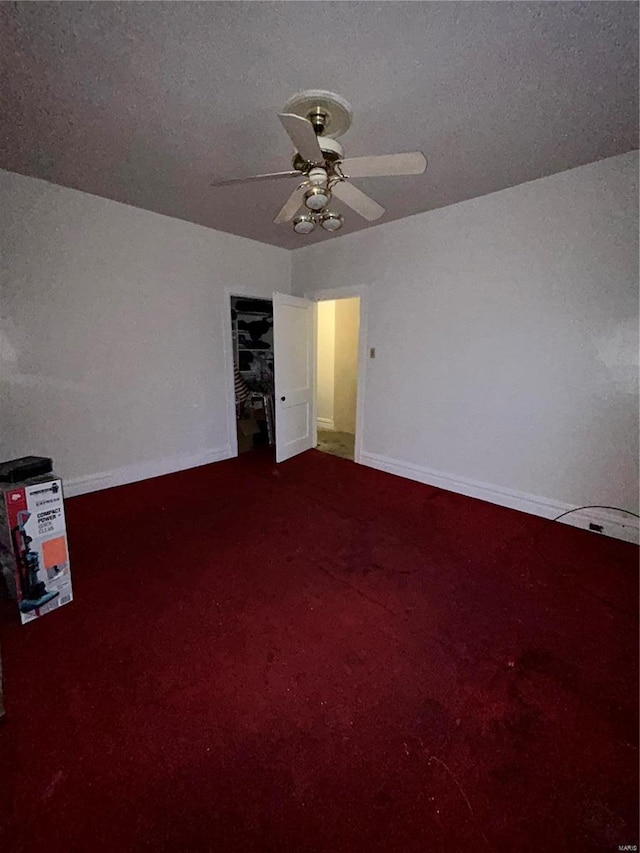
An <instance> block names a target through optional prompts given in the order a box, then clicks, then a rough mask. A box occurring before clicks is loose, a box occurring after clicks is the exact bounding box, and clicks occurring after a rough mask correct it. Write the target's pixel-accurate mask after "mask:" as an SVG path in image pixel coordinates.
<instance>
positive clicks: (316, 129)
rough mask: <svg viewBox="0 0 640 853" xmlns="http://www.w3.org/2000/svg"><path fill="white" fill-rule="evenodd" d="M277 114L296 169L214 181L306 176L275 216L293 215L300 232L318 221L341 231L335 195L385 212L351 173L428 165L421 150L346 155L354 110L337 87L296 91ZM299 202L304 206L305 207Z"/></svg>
mask: <svg viewBox="0 0 640 853" xmlns="http://www.w3.org/2000/svg"><path fill="white" fill-rule="evenodd" d="M278 118H279V119H280V121H281V122H282V125H283V127H284V129H285V131H286V132H287V134H288V135H289V139H290V140H291V142H292V143H293V146H294V148H295V154H294V156H293V161H292V164H291V165H292V169H291V170H290V171H288V172H271V173H269V174H265V175H252V176H251V177H248V178H231V179H230V180H223V181H214V182H213V183H212V184H211V186H213V187H223V186H230V185H231V184H242V183H246V182H247V181H268V180H274V179H277V178H291V177H297V178H302V180H301V181H300V183H299V184H298V186H297V187H296V189H295V190H294V191H293V192H292V193H291V195H290V196H289V198H288V199H287V201H286V202H285V204H284V206H283V207H282V209H281V210H280V212H279V213H278V215H277V216H276V217H275V219H274V220H273V221H274V222H275V223H276V224H277V225H280V224H282V223H285V222H291V221H293V230H294V231H295V232H296V233H297V234H310V233H311V232H312V231H314V230H315V228H316V225H320V226H321V227H322V228H323V229H324V230H325V231H339V230H340V228H342V226H343V224H344V220H343V216H342V214H340V213H336V212H333V211H331V210H328V209H327V208H328V205H329V204H330V202H331V200H332V198H334V197H335V198H338V199H340V201H342V202H344V204H346V205H347V206H348V207H350V208H351V209H352V210H355V212H356V213H358V214H359V215H360V216H362V217H363V218H364V219H366V220H368V221H369V222H373V221H374V220H376V219H379V218H380V217H381V216H382V214H383V213H384V207H382V206H381V205H379V204H378V202H377V201H374V200H373V199H372V198H370V197H369V196H368V195H366V194H365V193H363V192H362V190H359V189H358V188H357V187H356V186H355V185H354V184H352V183H350V180H351V178H370V177H386V176H396V175H421V174H422V173H423V172H424V171H425V169H426V168H427V160H426V158H425V156H424V154H423V153H422V152H421V151H412V152H410V153H408V154H381V155H378V156H372V157H350V158H348V159H346V160H345V158H344V148H343V147H342V145H341V144H340V143H339V142H338V141H337V138H336V137H338V136H342V135H343V134H344V133H346V132H347V130H348V129H349V127H350V126H351V120H352V118H353V110H352V108H351V105H350V104H349V102H348V101H346V100H345V99H344V98H342V97H341V96H340V95H336V94H334V93H333V92H325V91H323V90H319V89H312V90H310V91H307V92H302V93H300V94H299V95H295V96H294V97H293V98H291V99H290V100H289V101H287V103H286V104H285V106H284V110H283V112H282V113H280V114H279V115H278ZM300 208H304V211H303V212H302V213H299V211H300Z"/></svg>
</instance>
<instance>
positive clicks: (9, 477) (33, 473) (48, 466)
mask: <svg viewBox="0 0 640 853" xmlns="http://www.w3.org/2000/svg"><path fill="white" fill-rule="evenodd" d="M52 470H53V462H52V460H51V459H49V458H48V457H46V456H23V457H21V458H20V459H11V460H10V461H9V462H0V483H21V482H23V481H25V480H29V479H30V478H31V477H39V476H41V475H42V474H50V473H51V471H52Z"/></svg>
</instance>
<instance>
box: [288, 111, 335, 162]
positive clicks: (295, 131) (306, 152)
mask: <svg viewBox="0 0 640 853" xmlns="http://www.w3.org/2000/svg"><path fill="white" fill-rule="evenodd" d="M278 118H279V119H280V121H281V122H282V126H283V127H284V129H285V130H286V131H287V133H288V134H289V139H290V140H291V141H292V142H293V147H294V148H295V149H296V151H297V152H298V154H299V155H300V156H301V157H303V158H304V159H305V160H306V161H307V163H323V162H324V154H323V153H322V151H321V150H320V146H319V145H318V137H317V136H316V132H315V130H314V129H313V125H312V124H311V122H310V121H309V119H306V118H301V117H300V116H298V115H295V113H280V114H279V115H278Z"/></svg>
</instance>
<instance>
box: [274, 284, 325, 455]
mask: <svg viewBox="0 0 640 853" xmlns="http://www.w3.org/2000/svg"><path fill="white" fill-rule="evenodd" d="M273 356H274V374H275V410H276V462H284V460H285V459H289V458H290V457H291V456H296V455H297V454H298V453H302V451H303V450H309V449H310V448H312V447H315V446H316V412H315V408H316V406H315V388H314V382H315V360H316V304H315V302H309V300H308V299H299V298H298V297H297V296H287V295H286V294H284V293H274V294H273Z"/></svg>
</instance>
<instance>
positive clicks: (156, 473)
mask: <svg viewBox="0 0 640 853" xmlns="http://www.w3.org/2000/svg"><path fill="white" fill-rule="evenodd" d="M231 455H232V454H231V447H230V446H229V445H227V446H226V447H220V448H217V449H215V450H204V451H202V452H201V453H189V454H184V455H182V456H173V457H168V458H165V459H155V460H153V461H152V462H141V463H140V464H138V465H126V466H125V467H123V468H115V469H114V470H112V471H102V472H100V473H97V474H88V475H86V476H84V477H71V478H69V479H68V480H63V487H64V495H65V497H67V498H72V497H74V496H75V495H86V494H88V493H89V492H97V491H100V489H110V488H112V487H113V486H124V485H126V484H127V483H136V482H138V481H139V480H148V479H150V478H151V477H161V476H162V475H163V474H173V473H175V472H176V471H186V470H187V469H188V468H198V467H199V466H200V465H209V464H210V463H211V462H220V461H221V460H222V459H230V458H231Z"/></svg>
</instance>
